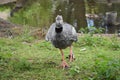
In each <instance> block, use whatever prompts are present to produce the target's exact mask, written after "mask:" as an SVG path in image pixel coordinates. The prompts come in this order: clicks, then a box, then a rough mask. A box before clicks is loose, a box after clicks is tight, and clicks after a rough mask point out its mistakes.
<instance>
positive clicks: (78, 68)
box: [0, 0, 120, 80]
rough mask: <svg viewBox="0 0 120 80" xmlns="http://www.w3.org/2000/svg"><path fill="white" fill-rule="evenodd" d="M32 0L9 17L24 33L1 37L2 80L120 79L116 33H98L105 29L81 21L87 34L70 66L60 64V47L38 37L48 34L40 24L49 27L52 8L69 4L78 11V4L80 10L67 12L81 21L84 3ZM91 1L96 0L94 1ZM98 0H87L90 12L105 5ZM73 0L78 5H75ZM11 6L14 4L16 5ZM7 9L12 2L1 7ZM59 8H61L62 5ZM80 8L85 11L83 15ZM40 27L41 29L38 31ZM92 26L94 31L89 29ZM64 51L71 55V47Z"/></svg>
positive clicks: (87, 10)
mask: <svg viewBox="0 0 120 80" xmlns="http://www.w3.org/2000/svg"><path fill="white" fill-rule="evenodd" d="M29 1H30V2H32V3H29V4H27V6H25V8H22V9H20V10H19V11H18V12H17V13H15V15H14V16H13V17H11V18H9V20H10V21H12V22H13V23H16V24H21V25H23V27H22V30H21V31H20V30H18V33H20V34H19V35H18V36H13V37H12V38H11V37H9V38H0V79H1V80H120V38H118V37H116V36H115V35H113V36H107V37H106V36H102V35H101V34H99V35H98V34H96V35H94V33H101V32H102V31H103V29H101V28H99V29H96V28H95V27H91V28H90V29H88V28H81V27H84V26H83V25H82V26H81V25H80V24H82V23H83V22H82V21H81V22H80V23H79V25H80V26H79V28H81V29H80V30H79V31H80V32H83V33H85V34H83V35H81V36H79V39H78V42H76V43H74V44H73V46H74V47H73V51H74V54H75V58H76V59H75V61H74V62H71V63H70V62H69V60H67V62H68V63H69V64H70V68H68V69H62V68H61V67H59V65H60V63H61V61H60V60H61V54H60V52H59V50H58V49H56V48H54V47H53V46H52V45H51V43H50V42H46V41H45V40H43V39H40V40H39V39H38V37H41V36H42V37H43V36H44V33H43V32H44V31H43V32H42V30H41V29H40V30H39V29H38V28H42V29H44V28H45V30H46V27H48V26H49V25H50V23H51V22H52V21H53V20H52V19H54V18H53V17H54V15H53V12H52V11H53V10H54V8H59V7H61V5H62V7H63V9H66V10H67V9H68V8H69V9H70V10H72V11H74V9H73V8H72V7H73V6H74V7H75V8H76V13H78V14H77V15H75V14H73V13H74V12H72V13H71V11H69V10H68V12H64V14H65V16H66V15H67V16H68V17H67V19H66V20H68V21H69V20H70V16H71V18H77V19H78V20H77V22H79V19H80V20H82V19H83V20H85V16H83V15H84V14H85V11H84V9H85V8H84V7H83V10H79V9H81V8H78V7H81V5H79V4H77V3H79V1H78V0H73V1H72V0H70V4H67V7H66V8H64V6H66V4H63V3H64V2H63V1H64V0H57V1H58V3H57V2H56V0H35V1H33V0H29ZM52 1H53V2H54V3H53V2H52ZM74 1H76V2H74ZM81 1H82V0H81ZM88 1H90V2H91V1H92V3H90V2H88ZM94 1H95V0H85V5H83V6H86V5H87V7H86V12H88V13H100V11H101V10H103V9H104V8H105V6H101V5H98V7H95V6H96V5H97V4H96V5H95V3H94ZM46 3H47V4H46ZM60 3H62V4H60ZM73 3H75V4H77V5H73ZM82 3H84V1H82V2H81V4H82ZM88 3H90V4H88ZM53 4H54V5H53ZM55 5H56V6H55ZM63 5H64V6H63ZM104 5H105V4H104ZM11 6H12V7H13V5H11ZM99 7H100V8H99ZM101 7H104V8H101ZM91 8H92V9H91ZM5 9H7V10H8V11H9V10H10V8H9V6H3V7H2V8H1V7H0V11H4V10H5ZM99 9H100V10H99ZM58 11H60V10H59V9H58ZM79 11H80V13H81V15H79ZM70 13H71V14H70ZM78 16H79V17H78ZM80 16H81V17H80ZM63 17H64V16H63ZM82 17H84V18H82ZM69 22H71V20H70V21H69ZM73 22H74V21H72V23H73ZM74 24H75V23H74ZM84 25H85V24H84ZM33 27H34V28H33ZM36 28H37V30H36V31H34V29H36ZM89 30H91V31H90V32H89ZM37 31H38V32H39V33H37ZM16 32H17V30H16ZM32 33H33V34H32ZM39 34H42V35H39ZM34 35H35V36H34ZM64 52H65V56H66V57H67V56H68V55H69V49H65V50H64Z"/></svg>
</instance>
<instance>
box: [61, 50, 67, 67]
mask: <svg viewBox="0 0 120 80" xmlns="http://www.w3.org/2000/svg"><path fill="white" fill-rule="evenodd" d="M60 52H61V54H62V63H61V66H62V67H63V68H67V67H69V66H68V64H67V63H66V61H65V60H64V53H63V51H62V49H60Z"/></svg>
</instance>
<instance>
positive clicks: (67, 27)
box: [64, 23, 77, 41]
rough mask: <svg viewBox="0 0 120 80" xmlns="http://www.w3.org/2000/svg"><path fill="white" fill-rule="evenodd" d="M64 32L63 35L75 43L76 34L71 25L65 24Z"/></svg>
mask: <svg viewBox="0 0 120 80" xmlns="http://www.w3.org/2000/svg"><path fill="white" fill-rule="evenodd" d="M64 32H65V35H66V36H68V38H69V39H70V40H73V41H77V32H76V30H75V28H74V27H73V26H72V25H70V24H68V23H65V24H64Z"/></svg>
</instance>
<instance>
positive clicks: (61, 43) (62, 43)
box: [45, 22, 77, 49]
mask: <svg viewBox="0 0 120 80" xmlns="http://www.w3.org/2000/svg"><path fill="white" fill-rule="evenodd" d="M61 25H62V28H63V29H62V31H61V32H60V33H57V32H56V31H55V28H56V27H57V26H56V23H53V24H52V25H51V26H50V28H49V30H48V33H47V34H46V37H45V38H46V40H47V41H51V43H52V44H53V45H54V46H55V47H56V48H60V49H64V48H66V47H68V46H71V45H72V43H73V42H75V41H77V33H76V30H75V28H74V27H73V26H72V25H70V24H68V23H64V22H63V23H62V24H61Z"/></svg>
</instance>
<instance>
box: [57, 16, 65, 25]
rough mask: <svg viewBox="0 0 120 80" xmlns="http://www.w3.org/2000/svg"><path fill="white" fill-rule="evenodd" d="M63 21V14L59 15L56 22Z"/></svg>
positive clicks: (60, 22)
mask: <svg viewBox="0 0 120 80" xmlns="http://www.w3.org/2000/svg"><path fill="white" fill-rule="evenodd" d="M62 23H63V17H62V16H61V15H57V17H56V24H62Z"/></svg>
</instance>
